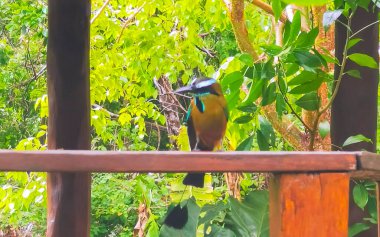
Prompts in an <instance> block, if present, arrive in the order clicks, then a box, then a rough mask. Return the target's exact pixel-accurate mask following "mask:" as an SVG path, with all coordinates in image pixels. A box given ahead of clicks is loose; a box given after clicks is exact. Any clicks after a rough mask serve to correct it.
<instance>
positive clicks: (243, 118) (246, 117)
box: [234, 115, 253, 124]
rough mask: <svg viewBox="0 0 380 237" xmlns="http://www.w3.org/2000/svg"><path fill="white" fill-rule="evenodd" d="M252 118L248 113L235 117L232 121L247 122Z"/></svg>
mask: <svg viewBox="0 0 380 237" xmlns="http://www.w3.org/2000/svg"><path fill="white" fill-rule="evenodd" d="M252 119H253V117H252V116H250V115H243V116H240V117H238V118H236V119H235V120H234V123H238V124H243V123H248V122H249V121H251V120H252Z"/></svg>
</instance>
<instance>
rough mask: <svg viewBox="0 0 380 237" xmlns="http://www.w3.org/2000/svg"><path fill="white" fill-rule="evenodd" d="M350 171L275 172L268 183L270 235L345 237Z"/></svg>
mask: <svg viewBox="0 0 380 237" xmlns="http://www.w3.org/2000/svg"><path fill="white" fill-rule="evenodd" d="M348 191H349V175H348V174H346V173H324V174H278V175H275V176H274V177H273V178H272V180H271V183H270V205H269V208H270V237H306V236H308V237H313V236H318V237H332V236H334V237H347V235H348V198H349V196H348V194H349V193H348Z"/></svg>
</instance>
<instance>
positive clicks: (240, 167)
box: [0, 150, 357, 172]
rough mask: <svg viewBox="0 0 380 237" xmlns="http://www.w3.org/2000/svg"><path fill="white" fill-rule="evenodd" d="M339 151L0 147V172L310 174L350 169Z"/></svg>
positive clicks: (351, 158) (350, 160) (352, 161)
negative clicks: (165, 150)
mask: <svg viewBox="0 0 380 237" xmlns="http://www.w3.org/2000/svg"><path fill="white" fill-rule="evenodd" d="M356 154H357V153H342V152H335V153H334V152H325V153H324V152H313V153H308V152H164V151H162V152H129V151H124V152H111V151H108V152H101V151H83V150H82V151H79V150H78V151H73V150H71V151H68V150H56V151H43V152H34V151H27V152H17V151H9V150H0V170H2V171H5V170H8V171H27V170H28V171H64V172H227V171H229V172H254V171H255V172H309V171H311V172H315V171H321V172H322V171H325V172H326V171H328V172H331V171H353V170H356Z"/></svg>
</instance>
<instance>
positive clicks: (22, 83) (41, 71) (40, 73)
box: [14, 65, 46, 87]
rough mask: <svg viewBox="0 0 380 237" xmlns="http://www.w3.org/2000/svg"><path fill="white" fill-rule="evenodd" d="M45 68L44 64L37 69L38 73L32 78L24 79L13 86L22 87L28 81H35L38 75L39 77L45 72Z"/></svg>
mask: <svg viewBox="0 0 380 237" xmlns="http://www.w3.org/2000/svg"><path fill="white" fill-rule="evenodd" d="M45 70H46V65H45V66H43V67H42V68H41V69H40V71H38V73H37V74H36V75H35V76H33V77H32V78H30V79H29V80H26V81H23V82H21V83H19V84H17V85H15V86H14V87H22V86H25V85H28V84H29V83H31V82H32V81H35V80H37V79H38V78H39V77H41V76H42V75H43V74H44V73H45Z"/></svg>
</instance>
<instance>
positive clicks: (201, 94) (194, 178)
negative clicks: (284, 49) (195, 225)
mask: <svg viewBox="0 0 380 237" xmlns="http://www.w3.org/2000/svg"><path fill="white" fill-rule="evenodd" d="M174 93H190V94H192V95H193V99H192V100H191V103H190V106H189V110H188V112H187V116H186V123H187V134H188V137H189V142H190V148H191V150H192V151H213V150H215V149H217V148H221V145H222V140H223V136H224V133H225V131H226V126H227V121H228V109H227V102H226V100H225V98H224V96H223V92H222V88H221V86H220V84H219V83H218V82H217V81H216V80H215V79H213V78H207V77H200V78H196V79H194V80H193V81H192V82H191V84H190V85H188V86H185V87H182V88H179V89H178V90H176V91H175V92H174ZM204 176H205V174H204V173H189V174H187V175H186V177H185V179H184V180H183V184H185V185H191V186H195V187H199V188H202V187H203V186H204ZM187 215H188V212H187V207H186V205H185V206H184V207H181V205H180V204H178V205H177V206H176V207H175V208H174V209H172V210H171V212H170V213H169V215H168V216H167V217H166V220H165V224H166V225H168V226H171V227H174V228H177V229H181V228H182V227H183V226H185V224H186V223H187Z"/></svg>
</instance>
